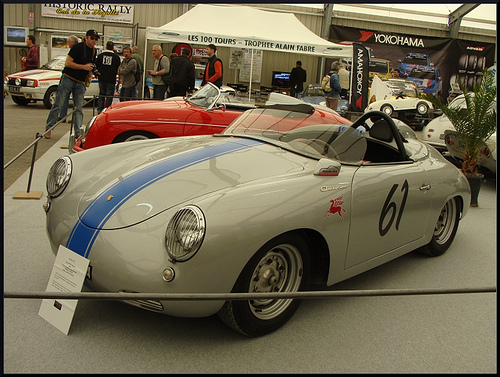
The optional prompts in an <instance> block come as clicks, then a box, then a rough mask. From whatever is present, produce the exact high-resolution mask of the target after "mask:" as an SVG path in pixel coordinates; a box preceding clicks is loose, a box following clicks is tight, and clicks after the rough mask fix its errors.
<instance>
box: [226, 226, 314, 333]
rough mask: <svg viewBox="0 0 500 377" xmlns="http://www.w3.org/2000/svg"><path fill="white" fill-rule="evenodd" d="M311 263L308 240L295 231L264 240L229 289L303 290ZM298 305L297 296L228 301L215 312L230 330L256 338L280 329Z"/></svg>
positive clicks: (243, 290)
mask: <svg viewBox="0 0 500 377" xmlns="http://www.w3.org/2000/svg"><path fill="white" fill-rule="evenodd" d="M310 264H311V262H310V254H309V247H308V245H307V242H305V241H304V239H303V238H302V237H300V236H299V235H297V234H295V233H286V234H283V235H281V236H278V237H276V238H274V239H273V240H271V241H269V242H268V243H266V244H265V245H264V246H263V247H261V248H260V249H259V251H258V252H257V253H256V254H255V255H254V256H253V257H252V258H251V259H250V261H249V262H248V263H247V264H246V266H245V268H244V269H243V271H242V272H241V274H240V276H239V277H238V280H237V281H236V283H235V285H234V288H233V290H232V292H235V293H256V292H264V293H272V292H298V291H301V290H305V289H307V287H308V286H309V273H310ZM299 305H300V300H297V299H278V300H275V299H263V300H248V301H244V300H234V301H232V300H228V301H226V302H225V304H224V306H223V307H222V308H221V310H220V311H219V312H218V313H217V314H218V316H219V318H220V319H221V320H222V321H223V322H224V323H225V324H226V325H228V326H229V327H231V328H232V329H234V330H236V331H238V332H240V333H242V334H244V335H247V336H252V337H255V336H261V335H265V334H269V333H271V332H273V331H275V330H277V329H279V328H280V327H281V326H283V325H284V324H285V323H286V322H288V320H289V319H290V318H291V317H292V316H293V314H294V313H295V311H296V310H297V308H298V307H299Z"/></svg>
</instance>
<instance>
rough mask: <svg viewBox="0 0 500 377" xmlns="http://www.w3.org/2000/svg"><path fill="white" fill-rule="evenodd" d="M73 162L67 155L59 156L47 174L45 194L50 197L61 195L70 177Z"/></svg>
mask: <svg viewBox="0 0 500 377" xmlns="http://www.w3.org/2000/svg"><path fill="white" fill-rule="evenodd" d="M72 173H73V163H72V161H71V159H70V158H69V157H68V156H64V157H60V158H59V159H57V161H56V162H54V164H53V165H52V167H51V168H50V170H49V173H48V175H47V183H46V186H47V194H48V196H49V197H50V198H57V197H58V196H59V195H61V194H62V193H63V192H64V190H65V189H66V187H67V186H68V183H69V181H70V179H71V174H72Z"/></svg>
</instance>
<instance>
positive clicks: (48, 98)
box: [43, 86, 57, 109]
mask: <svg viewBox="0 0 500 377" xmlns="http://www.w3.org/2000/svg"><path fill="white" fill-rule="evenodd" d="M56 92H57V86H51V87H50V88H49V89H47V91H46V92H45V96H43V104H44V106H45V107H46V108H47V109H50V108H52V104H53V103H54V101H55V100H56Z"/></svg>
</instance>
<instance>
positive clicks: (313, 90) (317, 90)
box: [304, 86, 325, 97]
mask: <svg viewBox="0 0 500 377" xmlns="http://www.w3.org/2000/svg"><path fill="white" fill-rule="evenodd" d="M307 96H321V97H324V96H325V92H323V89H321V86H309V87H307V88H306V90H305V91H304V97H307Z"/></svg>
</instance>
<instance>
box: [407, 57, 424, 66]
mask: <svg viewBox="0 0 500 377" xmlns="http://www.w3.org/2000/svg"><path fill="white" fill-rule="evenodd" d="M403 63H404V64H417V65H427V58H426V57H425V56H413V55H407V56H406V57H405V58H404V59H403Z"/></svg>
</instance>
